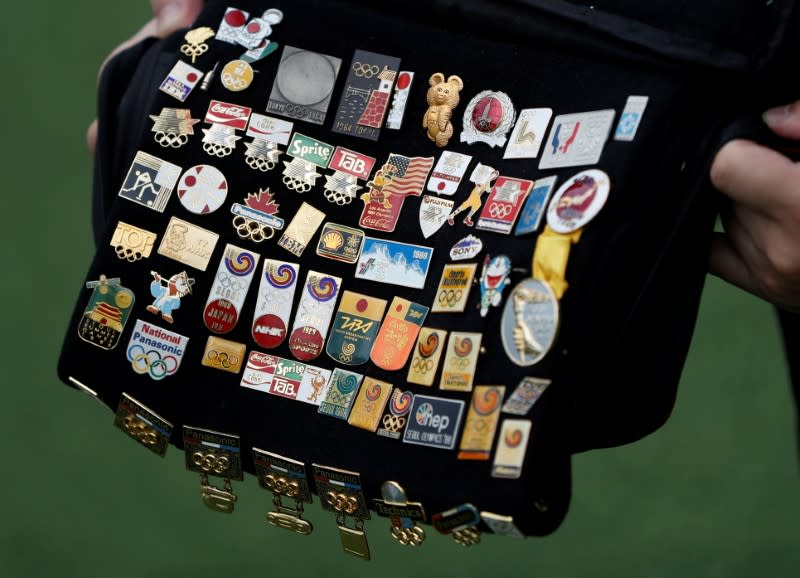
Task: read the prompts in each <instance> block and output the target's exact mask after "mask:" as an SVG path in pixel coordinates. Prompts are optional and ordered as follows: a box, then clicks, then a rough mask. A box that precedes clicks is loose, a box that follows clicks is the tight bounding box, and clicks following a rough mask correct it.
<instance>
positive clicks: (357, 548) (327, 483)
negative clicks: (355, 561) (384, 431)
mask: <svg viewBox="0 0 800 578" xmlns="http://www.w3.org/2000/svg"><path fill="white" fill-rule="evenodd" d="M312 469H313V471H314V482H315V483H316V486H317V494H318V495H319V497H320V501H321V502H322V508H323V509H324V510H327V511H329V512H334V513H335V514H336V524H337V525H338V526H339V538H341V541H342V548H343V549H344V551H345V552H347V553H348V554H352V555H353V556H356V557H357V558H361V559H362V560H369V559H370V555H369V545H368V544H367V535H366V533H365V532H364V520H369V518H370V515H369V509H368V508H367V503H366V498H365V497H364V486H363V484H362V483H361V474H359V473H358V472H350V471H347V470H342V469H339V468H333V467H330V466H323V465H319V464H312ZM347 516H351V517H352V518H353V519H354V520H355V528H350V527H348V526H347Z"/></svg>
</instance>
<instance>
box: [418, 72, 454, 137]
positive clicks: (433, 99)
mask: <svg viewBox="0 0 800 578" xmlns="http://www.w3.org/2000/svg"><path fill="white" fill-rule="evenodd" d="M428 84H430V88H428V94H427V97H426V98H427V102H428V110H426V111H425V116H424V117H423V118H422V128H424V129H425V130H426V131H427V133H428V139H430V140H431V141H432V142H433V143H434V144H435V145H436V146H437V147H439V148H442V147H446V146H447V143H448V142H450V137H452V136H453V131H454V129H453V123H452V122H450V119H451V118H452V116H453V109H454V108H455V107H457V106H458V102H459V99H460V98H459V93H460V92H461V90H462V89H463V88H464V81H463V80H461V77H459V76H456V75H452V76H451V77H450V78H448V79H447V80H445V77H444V74H442V73H441V72H436V73H435V74H433V76H431V77H430V78H429V79H428Z"/></svg>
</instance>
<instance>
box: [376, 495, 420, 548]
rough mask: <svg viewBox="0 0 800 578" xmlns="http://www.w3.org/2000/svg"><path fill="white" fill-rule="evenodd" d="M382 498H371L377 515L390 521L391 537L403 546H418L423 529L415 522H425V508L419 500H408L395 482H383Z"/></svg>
mask: <svg viewBox="0 0 800 578" xmlns="http://www.w3.org/2000/svg"><path fill="white" fill-rule="evenodd" d="M381 495H382V496H383V499H382V500H373V503H374V504H375V511H376V512H377V513H378V515H379V516H383V517H387V518H390V519H391V521H392V529H391V533H392V538H394V539H395V540H397V541H398V542H399V543H400V544H402V545H403V546H419V545H420V544H422V543H423V542H424V541H425V529H424V528H422V527H421V526H418V525H417V522H423V523H424V522H425V510H424V508H423V507H422V504H421V503H420V502H409V501H408V497H407V496H406V492H405V490H404V489H403V488H402V486H400V484H398V483H397V482H384V483H383V485H382V486H381Z"/></svg>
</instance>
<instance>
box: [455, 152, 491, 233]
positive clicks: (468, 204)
mask: <svg viewBox="0 0 800 578" xmlns="http://www.w3.org/2000/svg"><path fill="white" fill-rule="evenodd" d="M498 176H500V172H499V171H498V170H497V169H494V168H492V167H490V166H488V165H482V164H481V163H478V166H476V167H475V168H474V169H473V171H472V175H470V177H469V180H470V182H472V183H473V184H474V185H475V186H474V187H472V191H471V192H470V193H469V196H468V197H467V199H466V200H465V201H464V202H463V203H461V204H460V205H459V206H458V208H456V209H455V210H454V211H453V212H452V213H450V214H449V215H448V216H447V223H448V224H449V225H450V226H451V227H452V226H453V225H454V224H455V218H456V217H457V216H458V215H460V214H461V213H463V212H464V211H467V216H466V217H464V224H465V225H466V226H467V227H472V226H474V225H475V223H474V222H473V220H472V217H473V216H474V215H475V213H477V212H478V209H480V208H481V204H483V194H484V193H485V192H486V191H488V190H490V189H491V188H492V184H493V183H494V181H495V179H497V177H498Z"/></svg>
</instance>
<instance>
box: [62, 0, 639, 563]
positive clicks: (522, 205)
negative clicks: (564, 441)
mask: <svg viewBox="0 0 800 578" xmlns="http://www.w3.org/2000/svg"><path fill="white" fill-rule="evenodd" d="M287 14H288V12H287ZM292 25H293V23H292V22H290V21H289V17H288V15H287V17H286V21H284V13H283V12H282V11H281V10H278V9H275V8H270V9H267V10H266V11H265V12H263V13H262V14H260V15H253V14H249V13H247V12H246V11H244V10H240V9H238V8H235V7H229V8H227V10H226V11H225V12H224V14H223V15H222V18H221V21H220V22H219V24H218V25H217V26H216V27H215V28H214V27H208V26H203V27H197V28H195V29H193V30H190V31H188V32H187V33H186V35H185V43H184V44H183V45H182V46H181V48H180V54H179V55H178V56H179V60H178V61H177V62H175V63H174V66H172V68H171V69H170V71H169V72H168V74H167V76H166V78H164V79H163V81H162V82H161V83H160V86H155V87H153V89H154V91H155V90H160V91H161V93H162V96H161V99H162V100H163V99H164V98H165V97H164V96H163V95H166V97H168V99H169V100H170V101H171V102H172V104H171V106H159V108H158V110H155V111H152V112H153V113H152V114H150V115H149V118H150V120H151V121H152V125H150V132H149V133H148V138H147V139H145V140H146V141H147V142H145V143H144V144H143V145H142V147H141V148H142V150H140V151H139V152H138V153H137V154H136V156H135V158H133V159H132V161H131V162H130V165H129V169H128V170H127V176H126V177H125V179H124V182H122V184H121V186H120V187H119V190H118V202H117V205H118V208H119V210H120V213H119V214H120V215H123V216H124V218H125V220H124V221H123V220H121V219H119V220H116V221H115V222H113V223H110V224H109V228H110V231H109V234H110V240H109V243H108V245H110V247H111V249H112V251H111V252H110V254H109V256H108V257H107V258H105V261H103V262H104V264H105V266H107V267H108V270H107V271H105V272H104V274H103V275H102V276H100V277H99V278H97V279H91V280H90V282H88V283H87V284H86V288H87V289H88V290H89V292H90V293H89V295H88V298H87V296H86V295H84V296H83V303H84V305H85V307H84V310H83V314H82V315H81V317H80V321H79V323H78V325H77V326H76V327H75V328H73V329H71V331H72V332H73V335H74V332H77V334H78V336H79V338H80V340H81V342H80V343H81V344H82V347H87V348H92V347H97V348H101V349H102V350H104V351H103V355H106V356H124V357H125V360H126V364H127V365H128V366H129V368H130V378H131V379H137V380H141V381H137V382H136V383H137V384H139V385H137V387H141V388H150V390H152V388H162V387H163V388H167V387H172V386H171V385H170V382H171V381H173V380H176V379H177V378H176V375H180V374H181V372H184V371H187V364H189V363H190V361H189V360H190V359H192V360H197V359H200V360H201V361H200V362H199V363H197V362H196V361H192V363H193V364H194V365H196V366H197V367H193V368H192V371H194V372H202V380H201V381H203V382H208V383H211V382H213V381H215V380H227V381H225V383H226V384H228V383H231V380H235V382H234V383H235V386H236V387H240V388H243V389H245V390H247V391H248V392H250V394H251V395H257V396H260V397H259V399H261V400H265V399H271V400H275V401H274V403H293V404H301V405H302V407H303V408H305V409H302V411H305V412H306V413H307V414H308V415H307V416H306V418H307V420H308V421H307V422H306V423H312V422H314V421H315V420H339V421H340V422H341V425H340V426H339V425H337V426H335V427H346V428H354V430H357V431H358V432H359V433H358V434H357V435H360V436H364V437H366V436H375V437H376V438H377V439H378V440H379V441H378V442H376V443H381V444H384V445H383V446H381V447H388V446H389V445H390V444H405V445H407V447H408V449H407V451H412V452H413V451H416V452H429V453H432V452H438V453H436V459H437V460H440V461H441V462H442V463H444V464H448V463H449V464H455V463H461V464H463V467H464V468H470V467H475V468H478V467H480V464H488V467H487V468H486V470H485V471H486V472H487V473H488V475H487V476H485V477H486V478H487V479H488V478H492V479H494V480H495V481H494V483H496V484H503V483H510V481H511V480H515V479H519V478H520V477H521V476H522V475H523V466H524V465H525V463H526V462H525V458H526V451H527V448H528V446H529V443H530V442H531V440H533V439H535V437H536V436H537V421H536V420H534V419H532V418H531V417H530V415H531V411H532V408H534V407H535V404H537V403H538V402H539V401H540V400H541V399H543V398H544V397H545V396H547V395H548V391H549V386H550V384H551V379H550V377H551V376H550V375H548V373H547V370H546V369H545V370H540V369H539V368H540V367H544V365H543V364H542V363H541V362H542V361H543V360H545V359H547V358H548V356H551V355H554V353H553V348H554V344H555V343H556V342H557V332H558V326H559V318H560V301H561V299H562V297H563V295H564V293H565V291H567V282H566V280H565V278H566V270H567V265H568V261H569V255H570V251H571V250H574V247H575V246H576V244H578V243H579V241H580V238H581V234H582V232H583V231H584V230H585V228H586V227H589V226H591V221H592V220H593V219H594V218H595V217H596V216H597V215H598V214H599V213H600V212H601V210H602V208H603V205H604V203H605V202H606V200H607V199H608V198H609V196H610V195H612V194H613V191H612V183H611V180H610V178H609V176H608V175H607V174H606V173H605V172H604V171H603V170H602V169H601V168H598V167H596V166H595V165H597V164H598V163H599V162H600V161H601V159H602V154H603V150H604V147H605V146H606V144H607V142H608V140H609V138H610V137H611V135H612V130H613V128H614V127H613V125H614V120H615V119H617V118H618V120H619V124H618V125H617V127H616V130H615V132H614V133H613V134H614V139H615V140H617V141H620V143H629V142H631V141H633V140H634V137H635V134H636V131H637V127H638V125H639V122H640V121H641V119H642V117H643V114H644V111H645V106H646V104H647V97H645V96H639V95H634V96H630V98H628V100H627V102H620V106H621V107H622V108H623V112H622V114H621V115H620V116H619V117H617V113H616V112H615V111H614V110H611V109H602V110H589V111H579V112H575V111H563V112H561V111H558V110H554V109H555V108H556V107H557V104H558V103H551V105H552V106H553V108H549V107H542V106H539V104H541V103H531V104H532V105H536V106H537V107H535V108H525V109H522V110H517V108H516V105H515V104H514V98H513V94H511V93H509V94H507V93H506V92H504V91H502V90H496V89H495V88H492V87H487V86H470V84H469V83H468V82H465V81H464V80H462V76H463V75H461V74H459V71H458V70H435V72H433V73H429V72H423V73H421V72H420V71H419V70H417V71H412V70H404V69H403V67H402V60H401V58H400V57H398V56H395V55H385V54H380V53H378V52H374V51H372V50H369V49H370V48H371V46H364V47H363V48H359V49H356V50H355V51H354V52H353V53H350V54H342V53H338V54H323V53H320V52H315V51H311V50H306V49H304V48H302V47H299V46H289V45H281V44H279V43H278V42H277V40H280V31H281V30H284V29H286V27H289V26H292ZM294 25H297V23H294ZM364 38H365V39H364V44H365V45H368V44H370V42H369V41H367V40H366V37H364ZM236 47H238V48H236ZM411 49H413V47H410V48H409V50H411ZM330 52H332V53H333V52H335V50H334V46H331V49H330ZM231 54H233V56H230V55H231ZM400 56H402V55H400ZM429 59H430V61H431V63H432V64H431V66H434V63H436V58H435V55H430V57H429ZM442 64H443V65H444V64H446V63H442ZM259 83H260V84H259ZM265 83H266V84H265ZM257 84H258V86H260V87H261V89H260V91H258V92H256V91H255V90H254V87H255V85H257ZM264 87H266V89H265V88H264ZM498 88H501V87H498ZM337 91H338V93H337ZM510 92H511V91H510ZM415 99H416V100H415ZM422 100H425V103H426V107H427V108H426V110H425V113H424V117H423V118H406V116H407V115H406V108H407V105H408V103H409V102H420V101H422ZM156 102H159V101H158V99H157V101H156ZM337 103H338V106H337ZM519 104H522V105H528V103H526V102H522V103H519ZM331 109H333V110H334V113H333V116H334V117H333V118H332V119H331V118H329V117H330V114H331ZM198 129H199V130H198ZM393 134H398V135H402V137H403V138H404V139H405V141H404V142H407V143H411V144H409V145H408V149H407V150H397V151H391V152H389V154H384V153H383V152H381V153H380V156H378V155H377V154H376V153H373V154H372V155H371V154H370V153H371V152H372V151H373V150H376V149H374V148H373V146H372V143H379V142H380V141H381V140H382V139H386V138H391V136H392V135H393ZM240 141H241V142H240ZM359 143H364V145H363V146H361V147H360V146H359ZM345 145H346V146H345ZM615 146H629V145H625V144H617V145H615ZM192 147H194V148H195V149H196V151H197V153H196V154H195V155H194V157H193V158H195V159H196V162H195V163H194V164H191V165H188V166H184V164H181V163H182V161H181V160H180V159H183V158H186V156H185V155H184V156H178V154H177V153H178V152H180V151H181V150H183V151H186V150H189V149H191V148H192ZM351 147H352V148H351ZM354 149H356V150H354ZM358 149H360V150H358ZM159 150H162V151H163V152H161V153H159V154H156V153H157V151H159ZM497 150H502V151H503V159H502V163H498V162H497V159H498V155H497V154H494V152H493V153H492V154H491V155H490V153H489V151H497ZM537 162H538V169H539V170H540V171H546V170H551V171H552V170H553V169H559V170H560V171H561V172H559V173H557V174H553V173H552V172H551V173H549V174H542V175H539V176H538V178H536V179H528V178H522V177H520V176H519V174H518V173H517V172H515V167H521V166H523V163H524V164H525V166H526V167H528V169H529V170H532V169H531V167H533V170H535V163H537ZM234 164H235V166H238V168H237V169H235V170H233V171H232V170H230V169H229V168H226V167H231V166H234ZM575 167H583V168H580V169H577V168H575ZM565 169H569V170H565ZM242 175H244V176H245V177H246V180H245V179H244V178H242ZM242 182H247V183H248V186H250V185H252V186H251V188H248V189H243V188H242V185H241V183H242ZM268 185H269V186H268ZM285 207H286V208H285ZM289 207H291V208H289ZM147 211H152V212H157V213H159V215H158V216H157V219H158V220H157V221H150V222H158V223H161V224H160V225H159V228H158V229H155V228H153V229H152V230H150V229H149V228H148V221H147V219H142V218H141V217H140V216H141V215H143V214H152V213H147ZM226 213H230V214H229V216H228V217H227V218H226V222H229V225H228V226H227V228H225V227H220V226H213V227H212V226H211V225H209V224H208V223H210V222H211V221H209V219H210V218H211V215H216V216H219V215H223V214H226ZM162 215H163V216H162ZM162 219H163V220H162ZM214 222H220V221H219V220H218V221H214ZM500 239H505V240H506V241H503V242H505V243H506V245H505V246H510V245H509V240H514V242H515V243H516V246H517V247H523V248H524V249H521V250H516V252H515V253H514V254H511V252H510V251H508V252H506V251H502V250H498V249H497V247H501V245H500V244H498V243H499V241H498V240H500ZM534 239H535V242H534ZM105 250H106V251H107V250H108V247H106V248H105ZM525 254H527V258H526V257H523V258H520V255H525ZM311 258H314V259H315V260H314V261H313V263H314V265H313V266H309V263H310V262H311V261H310V259H311ZM147 261H152V265H145V267H146V271H147V274H146V275H144V276H142V278H137V277H134V276H132V274H131V273H130V271H131V270H132V269H129V268H126V267H139V266H141V265H142V263H144V262H147ZM137 271H138V269H137ZM142 287H144V288H145V289H144V290H142V289H141V288H142ZM148 291H149V292H148ZM431 295H432V298H430V297H428V296H431ZM199 322H202V327H203V328H204V331H195V330H194V329H192V330H191V331H190V330H189V326H190V325H191V326H194V325H197V324H198V323H199ZM223 336H225V337H224V338H223ZM488 355H491V359H492V361H491V363H490V362H489V361H487V359H488V358H487V356H488ZM190 356H193V357H190ZM492 363H493V364H494V365H495V367H494V368H489V367H487V365H491V364H492ZM504 366H505V367H513V368H516V369H515V370H514V371H515V372H516V373H513V372H512V374H513V375H519V376H520V378H519V379H515V381H514V382H507V381H506V379H507V372H505V371H504V369H503V367H504ZM490 370H493V371H494V373H492V375H493V376H494V380H493V381H488V382H487V381H486V380H485V378H484V379H483V380H479V379H477V378H476V376H478V375H484V376H485V375H487V373H486V372H488V371H490ZM481 371H483V372H484V373H480V372H481ZM234 376H235V377H234ZM71 381H72V382H73V384H74V385H77V386H78V387H81V388H82V389H84V390H87V391H90V392H91V391H92V384H91V383H83V381H82V380H80V379H77V378H71ZM119 381H120V383H125V379H124V378H122V379H120V380H119ZM220 383H222V381H220ZM209 387H210V386H209ZM554 387H555V386H554ZM142 391H145V389H142ZM154 391H155V390H154ZM250 394H249V395H250ZM119 395H121V401H120V402H119V406H118V410H117V414H116V420H115V423H116V425H117V426H118V427H119V428H120V429H122V430H123V431H124V432H126V433H127V434H128V435H130V436H131V437H132V438H134V439H135V440H137V441H138V442H139V443H140V444H142V445H144V446H145V447H147V448H148V449H150V450H151V451H153V452H155V453H156V454H159V455H163V454H164V453H165V452H166V451H167V448H168V446H169V443H170V441H173V442H175V441H176V440H178V438H180V440H179V441H181V442H182V445H183V447H184V451H185V455H186V467H187V469H189V470H190V471H192V472H196V473H198V474H199V475H200V477H201V495H202V500H203V502H204V503H205V504H206V505H207V506H208V507H209V508H211V509H213V510H215V511H219V512H232V511H233V510H234V505H235V504H236V502H237V496H236V495H235V494H234V489H233V485H232V481H236V480H243V479H244V475H243V472H244V467H245V466H246V467H247V469H248V470H249V471H253V472H254V473H255V474H256V476H257V478H258V483H259V484H260V486H261V487H262V488H263V489H265V490H266V491H268V492H270V493H272V494H273V496H274V505H275V508H274V510H273V511H271V512H270V513H269V514H268V516H267V521H268V523H269V524H271V525H273V526H276V527H279V528H283V529H286V530H289V531H291V532H295V533H297V534H300V535H307V534H311V533H312V530H313V526H312V523H311V522H310V521H308V520H306V519H304V518H303V515H304V510H303V505H304V504H308V503H310V502H311V501H312V492H313V493H316V494H317V495H318V496H319V499H320V501H321V503H322V507H323V509H325V510H327V511H329V512H331V513H332V514H334V515H335V518H336V523H337V526H338V528H339V534H340V537H341V541H342V546H343V548H344V550H345V551H346V552H348V553H350V554H353V555H355V556H357V557H360V558H364V559H368V558H369V557H370V551H369V547H368V544H367V538H366V533H365V520H368V519H370V517H371V513H370V512H371V510H372V511H374V512H376V513H377V514H378V515H379V516H382V517H386V518H388V519H389V520H390V531H391V534H392V536H393V537H394V538H395V539H396V540H397V541H398V542H399V543H400V544H403V545H410V546H417V545H420V544H422V543H423V541H424V540H425V539H426V532H425V529H424V528H423V526H422V525H421V524H427V523H430V524H432V526H433V527H434V528H435V529H436V530H437V531H438V532H440V533H441V534H444V535H450V536H452V537H453V538H454V539H455V541H456V542H458V543H460V544H463V545H472V544H476V543H478V542H479V541H480V534H481V532H493V533H496V534H501V535H509V536H516V537H521V536H522V532H520V530H519V529H518V528H517V527H516V525H515V522H514V517H513V514H514V512H510V511H509V512H497V513H495V512H492V511H490V510H489V509H487V508H486V506H485V505H482V504H480V503H478V504H472V503H469V502H465V503H453V504H451V506H452V507H451V508H450V509H447V508H443V509H442V511H438V512H437V511H428V508H427V507H426V504H425V503H423V502H420V501H415V496H416V495H418V494H420V493H421V492H420V491H419V488H416V487H406V486H405V483H404V482H403V480H397V481H394V480H369V479H365V478H364V476H363V475H362V473H359V472H356V471H351V470H350V469H349V468H348V467H347V464H338V463H337V464H332V465H323V464H320V463H317V462H316V461H315V462H314V463H308V462H307V461H306V456H302V455H292V456H285V455H281V453H280V451H279V450H280V448H281V447H282V446H281V443H280V441H279V440H276V441H275V445H274V447H251V446H247V445H245V443H246V441H247V440H246V439H245V438H243V437H242V436H241V435H240V432H235V431H234V432H219V431H215V429H214V427H209V425H208V424H203V423H195V424H182V427H180V428H179V429H177V430H174V426H173V424H172V423H170V421H169V420H168V419H167V418H168V417H169V413H170V412H171V411H172V409H170V408H166V409H164V410H163V411H164V412H165V414H166V417H162V416H161V415H159V413H158V412H160V411H162V409H161V408H159V407H147V406H145V405H144V403H142V402H140V401H139V400H137V399H135V398H134V396H132V395H130V394H129V391H120V392H119ZM279 399H280V400H282V401H280V402H279V401H278V400H279ZM387 451H388V450H387ZM420 455H422V454H420ZM482 471H483V470H482ZM214 477H215V478H219V479H221V480H222V487H217V486H215V485H213V484H212V483H211V482H210V478H214ZM378 487H379V488H380V494H379V495H376V494H375V491H374V489H375V488H378ZM499 487H501V488H502V485H501V486H499ZM368 490H370V491H369V492H368ZM406 490H408V495H407V494H406Z"/></svg>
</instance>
